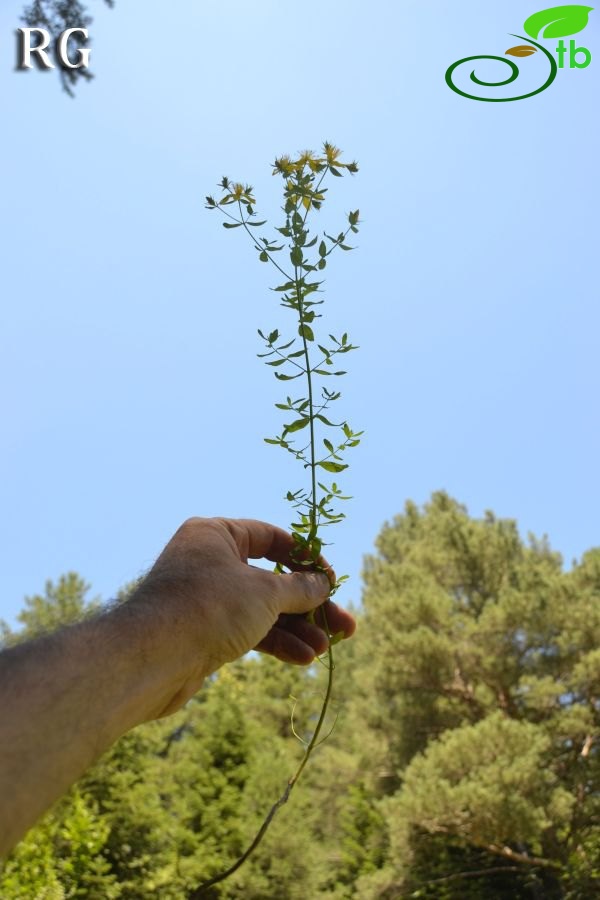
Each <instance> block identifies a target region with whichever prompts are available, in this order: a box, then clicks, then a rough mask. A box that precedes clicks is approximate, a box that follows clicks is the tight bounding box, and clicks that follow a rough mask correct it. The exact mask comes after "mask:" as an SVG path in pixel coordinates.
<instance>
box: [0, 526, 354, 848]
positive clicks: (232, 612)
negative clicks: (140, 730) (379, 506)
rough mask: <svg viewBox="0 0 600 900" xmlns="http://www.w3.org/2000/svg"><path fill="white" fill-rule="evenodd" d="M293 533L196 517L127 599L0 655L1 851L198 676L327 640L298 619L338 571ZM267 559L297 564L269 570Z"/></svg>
mask: <svg viewBox="0 0 600 900" xmlns="http://www.w3.org/2000/svg"><path fill="white" fill-rule="evenodd" d="M293 547H294V541H293V539H292V537H291V536H290V535H288V534H287V533H286V532H284V531H282V530H281V529H278V528H275V526H273V525H269V524H268V523H266V522H260V521H257V520H254V519H238V520H235V519H189V520H188V521H187V522H185V523H184V525H182V527H181V528H180V529H179V530H178V532H177V533H176V534H175V535H174V537H173V538H172V540H171V541H170V542H169V543H168V544H167V546H166V547H165V549H164V550H163V552H162V553H161V555H160V556H159V558H158V560H157V561H156V563H155V565H154V566H153V568H152V569H151V570H150V572H149V573H148V575H147V577H146V578H145V579H144V580H143V582H142V583H141V585H140V586H139V587H138V588H137V590H136V591H135V592H134V594H133V596H132V597H130V599H129V600H127V602H126V603H123V604H122V605H121V606H117V607H115V608H113V609H112V610H110V611H108V612H106V613H104V614H103V615H100V616H97V617H96V618H94V619H90V620H87V621H85V622H81V623H79V624H78V625H74V626H71V627H69V628H65V629H62V630H61V631H59V632H57V633H56V634H53V635H47V636H45V637H43V638H40V639H39V640H37V641H30V642H27V643H24V644H22V645H20V646H17V647H14V648H12V649H10V650H7V651H5V652H4V653H0V856H2V855H3V854H5V853H6V852H7V851H8V850H10V849H11V847H12V846H13V845H14V844H15V843H16V841H18V840H19V839H20V837H22V835H23V834H24V833H25V831H26V830H27V829H28V828H29V827H30V826H31V825H33V824H34V822H35V821H36V819H37V818H38V817H39V816H40V815H41V814H42V813H43V812H44V811H45V810H46V809H47V808H48V807H49V806H50V805H51V804H52V803H53V802H54V800H56V799H57V798H58V797H60V796H61V794H63V793H64V792H65V791H66V790H67V789H68V788H69V787H70V786H71V784H73V782H74V781H76V780H77V779H78V778H79V777H80V776H81V775H82V774H83V772H84V771H85V770H86V769H87V768H88V766H90V765H91V764H92V763H93V762H94V761H95V760H96V759H97V758H98V757H99V756H100V755H101V754H102V753H103V752H104V751H105V750H107V749H108V748H109V747H110V746H111V744H112V743H114V741H116V740H117V739H118V738H119V737H120V736H121V735H122V734H124V733H125V732H126V731H128V730H129V729H130V728H133V727H134V726H135V725H138V724H140V723H141V722H145V721H148V720H150V719H156V718H160V717H161V716H165V715H168V714H169V713H172V712H175V710H177V709H180V708H181V707H182V706H183V705H184V703H185V702H186V701H187V700H189V698H190V697H191V696H192V695H193V694H195V693H196V691H197V690H198V689H199V688H200V686H201V684H202V681H203V680H204V678H205V677H206V676H207V675H209V674H211V673H212V672H214V671H216V670H217V669H218V668H219V667H220V666H222V665H223V664H224V663H227V662H231V661H232V660H234V659H237V658H238V657H240V656H242V655H243V654H244V653H246V652H247V651H248V650H251V649H252V648H257V649H259V650H262V651H264V652H265V653H271V654H272V655H273V656H276V657H278V658H279V659H281V660H283V661H285V662H291V663H297V664H300V665H306V664H308V663H310V662H312V660H313V659H314V657H315V655H318V654H321V653H324V652H325V651H326V649H327V647H328V643H329V639H328V635H327V634H326V633H325V632H324V631H323V630H321V628H319V627H318V626H317V625H316V624H314V623H312V622H310V621H308V620H307V619H306V618H305V617H304V615H303V613H305V612H308V611H310V610H314V609H316V608H317V607H319V606H321V605H322V604H324V603H326V615H325V616H324V617H323V619H324V622H325V623H326V626H327V630H328V631H329V632H330V633H332V634H333V633H336V634H337V633H342V634H344V635H345V636H348V637H349V636H350V635H351V634H352V632H353V631H354V625H355V623H354V619H353V618H352V616H350V615H348V613H345V612H344V611H343V610H341V609H339V608H338V607H337V606H336V605H335V604H334V603H331V602H326V601H327V597H328V594H329V590H330V586H331V584H332V583H333V582H334V581H335V575H334V573H333V571H332V570H331V569H330V567H329V566H328V565H327V563H326V561H325V560H324V559H322V558H320V559H319V560H318V563H319V565H320V566H321V568H323V569H327V570H328V572H329V575H328V576H327V575H325V574H321V573H318V572H306V571H305V570H304V567H303V566H302V565H301V564H300V563H296V562H294V560H293V559H292V558H291V557H290V553H291V550H292V549H293ZM249 558H251V559H259V558H266V559H268V560H270V561H272V562H278V563H280V564H282V565H286V566H288V567H289V568H293V567H295V568H297V569H300V570H302V571H299V572H293V573H292V574H289V575H275V574H273V573H272V572H267V571H266V570H265V569H262V568H256V567H254V566H252V565H248V559H249Z"/></svg>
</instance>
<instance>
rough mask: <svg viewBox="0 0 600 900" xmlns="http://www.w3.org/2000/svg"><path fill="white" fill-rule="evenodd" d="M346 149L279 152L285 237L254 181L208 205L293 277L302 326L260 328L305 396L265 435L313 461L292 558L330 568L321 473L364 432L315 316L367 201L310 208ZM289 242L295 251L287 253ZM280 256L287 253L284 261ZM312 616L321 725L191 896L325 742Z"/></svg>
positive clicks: (330, 506)
mask: <svg viewBox="0 0 600 900" xmlns="http://www.w3.org/2000/svg"><path fill="white" fill-rule="evenodd" d="M340 156H341V151H340V150H339V149H338V148H337V147H335V146H333V145H332V144H330V143H327V142H326V143H325V144H324V145H323V152H322V154H321V155H317V154H315V153H313V152H311V151H305V152H303V153H301V154H300V155H299V156H298V157H297V159H291V158H290V157H289V156H282V157H280V158H279V159H277V160H275V163H274V165H273V174H274V175H280V176H281V177H282V179H283V182H284V190H283V198H284V205H283V212H284V214H285V219H284V222H283V224H282V225H281V226H280V227H278V228H277V229H276V230H277V232H278V233H279V237H278V238H277V239H270V238H267V237H260V238H259V237H257V236H256V231H254V230H253V229H257V228H260V227H261V226H263V225H265V224H266V221H257V220H256V213H255V211H254V205H255V199H254V196H253V189H252V187H250V186H249V185H243V184H240V183H233V182H231V181H229V179H228V178H223V179H222V181H221V182H220V187H221V189H222V192H223V196H222V197H221V198H220V199H219V200H215V199H214V198H213V197H207V198H206V200H207V207H208V209H213V210H214V209H217V210H219V211H220V212H221V213H222V214H223V215H224V216H225V218H226V221H225V222H223V226H224V227H225V228H227V229H233V228H243V229H244V230H245V231H246V232H247V234H248V235H249V237H250V239H251V240H252V243H253V245H254V248H255V250H256V251H257V253H258V258H259V260H260V261H261V262H265V263H269V262H270V263H272V265H273V266H275V268H276V269H277V270H278V272H279V273H280V274H281V275H282V276H283V279H284V280H283V281H282V283H281V284H279V285H277V287H275V288H274V290H275V291H276V292H277V293H279V294H280V295H281V306H282V307H283V308H284V309H289V310H291V311H292V312H293V313H294V314H295V318H296V328H297V333H296V334H295V335H294V336H293V337H292V338H291V340H288V339H287V337H286V338H281V337H280V333H279V329H277V328H276V329H274V330H273V331H270V332H269V333H268V334H265V333H264V332H263V331H261V330H260V329H259V331H258V333H259V335H260V337H261V338H262V340H263V341H264V343H265V349H266V352H264V353H259V354H258V356H259V357H260V358H263V359H264V360H265V362H266V364H267V365H268V366H272V367H273V369H274V375H275V377H276V378H277V380H278V381H282V382H291V381H295V380H297V379H301V378H303V379H304V383H305V385H306V396H304V397H299V398H296V399H292V397H291V396H288V397H286V399H285V402H284V403H276V404H275V405H276V407H277V408H278V409H279V410H281V411H282V412H284V413H285V414H286V417H287V418H288V419H289V420H290V421H288V423H287V424H284V426H283V429H282V431H281V434H279V435H277V436H276V437H274V438H265V441H266V442H267V443H268V444H274V445H276V446H279V447H282V448H283V449H284V450H286V451H287V452H288V453H291V454H292V455H293V456H294V457H295V459H297V460H298V461H299V462H301V463H302V465H303V466H304V469H305V470H308V473H309V481H310V483H309V486H308V487H306V486H302V487H300V488H298V489H297V490H295V491H291V490H290V491H288V492H287V494H286V499H287V500H288V501H289V502H290V503H291V505H292V507H293V509H294V510H295V513H294V521H293V522H292V525H291V534H292V536H293V539H294V541H295V548H294V551H293V559H292V562H293V563H295V564H296V565H297V566H307V567H310V568H313V569H321V570H323V568H324V567H323V563H322V557H321V550H322V547H323V543H324V542H323V540H322V538H321V535H320V532H321V529H322V528H324V527H325V526H327V525H334V524H336V523H338V522H341V521H342V519H343V518H344V513H343V512H341V511H340V509H339V507H338V506H337V505H334V504H337V503H338V501H341V500H348V499H350V498H349V497H347V496H345V495H344V494H343V493H342V490H341V488H340V487H339V486H338V484H337V482H335V481H333V482H332V483H331V484H327V483H325V482H324V481H321V480H319V479H320V478H321V477H322V478H323V479H325V478H326V476H325V475H324V474H323V475H321V473H327V474H329V475H337V474H339V473H340V472H343V471H344V470H345V469H347V468H348V464H347V463H345V462H343V458H344V457H343V454H344V453H345V451H346V450H348V449H349V448H351V447H356V446H357V445H358V444H359V443H360V436H361V435H362V433H363V432H362V431H358V432H355V431H353V430H352V429H351V428H350V426H349V425H348V423H347V422H346V421H342V422H340V423H338V424H336V423H334V422H332V421H331V420H330V419H329V418H328V417H327V416H326V415H325V413H326V412H328V411H329V407H330V406H331V404H333V403H334V402H336V401H337V400H339V398H340V396H341V394H340V392H339V391H335V390H329V389H328V388H327V387H326V386H325V385H321V393H320V397H317V384H318V383H319V381H320V380H325V379H328V378H330V377H339V376H341V375H344V374H345V372H344V371H341V370H337V369H336V368H335V366H334V361H335V360H336V357H339V356H342V355H345V354H346V353H349V352H350V351H351V350H356V349H357V348H356V347H355V346H354V345H353V344H352V343H350V341H349V339H348V335H347V334H346V333H344V334H342V336H341V337H340V338H336V337H335V336H334V335H333V334H329V342H328V343H327V344H326V343H325V342H324V339H323V338H320V340H321V341H323V342H322V343H321V342H319V340H317V337H316V336H315V328H316V320H317V319H319V318H321V317H322V316H321V313H320V312H318V311H317V310H318V307H319V306H320V305H322V304H323V300H322V299H317V295H318V294H319V293H321V286H322V284H323V282H322V281H319V280H317V277H316V276H317V273H319V272H322V271H323V270H324V269H325V268H326V266H327V262H328V258H329V256H330V255H331V254H332V253H333V252H334V250H338V249H339V250H343V251H348V250H351V249H353V248H352V247H350V246H349V245H348V244H346V239H347V238H348V235H349V234H350V233H351V232H352V233H354V234H356V233H357V232H358V222H359V211H358V210H355V211H354V212H350V213H349V214H348V219H347V225H346V227H345V228H344V230H343V231H341V232H339V234H338V235H337V237H335V236H332V235H330V234H327V233H324V235H323V237H322V238H321V239H320V240H319V236H318V234H314V236H311V231H310V229H309V227H308V218H309V215H310V214H311V213H313V212H316V211H318V210H320V209H321V206H322V205H323V203H324V201H325V194H326V192H327V188H326V187H324V181H325V178H326V177H327V175H329V174H331V175H333V176H335V177H341V176H342V174H343V170H346V171H347V172H350V173H351V174H354V173H355V172H357V171H358V166H357V164H356V163H355V162H351V163H344V162H342V161H341V159H340ZM282 238H283V240H282ZM286 249H287V251H288V259H287V260H285V254H284V253H283V251H284V250H286ZM278 254H282V255H281V256H278ZM279 259H281V260H282V262H281V263H280V262H279V261H278V260H279ZM290 266H291V268H290ZM315 351H316V352H315ZM323 428H324V429H331V430H333V432H336V431H337V432H338V433H339V435H338V440H334V441H332V440H330V439H329V438H327V437H322V439H321V440H322V447H323V449H321V448H320V446H319V444H318V440H317V430H318V429H323ZM305 434H307V435H308V437H307V439H306V443H305V444H304V446H297V445H296V443H295V441H296V440H297V438H298V437H300V438H301V437H302V436H303V435H305ZM300 443H302V441H300ZM276 569H277V571H279V572H280V573H281V572H282V571H283V570H282V567H281V566H277V567H276ZM346 578H347V576H341V577H340V578H339V579H337V581H336V582H335V584H334V585H332V588H331V592H330V596H332V595H333V594H334V593H335V592H336V591H337V589H338V588H339V586H340V584H341V583H342V582H343V581H345V580H346ZM311 620H312V621H313V622H315V621H317V620H318V624H319V625H320V626H321V627H322V628H324V630H325V631H326V633H327V635H328V638H329V648H328V651H327V657H326V661H325V665H326V666H327V668H328V678H327V687H326V691H325V698H324V701H323V705H322V708H321V711H320V714H319V718H318V721H317V725H316V727H315V730H314V732H313V734H312V737H311V738H310V740H309V741H308V742H306V743H305V750H304V755H303V757H302V760H301V762H300V765H299V766H298V769H297V770H296V772H295V774H294V775H293V776H292V778H290V780H289V781H288V784H287V786H286V789H285V791H284V792H283V794H282V795H281V797H280V798H279V800H277V802H276V803H275V804H274V805H273V806H272V808H271V810H270V811H269V813H268V814H267V816H266V818H265V819H264V821H263V824H262V826H261V828H260V829H259V831H258V833H257V835H256V837H255V838H254V840H253V841H252V843H251V844H250V846H249V847H248V849H247V850H246V851H245V853H244V854H243V855H242V856H241V857H240V858H239V859H238V860H237V862H236V863H234V864H233V865H232V866H231V867H230V868H229V869H227V870H226V871H225V872H222V873H221V874H219V875H217V876H215V877H214V878H211V879H210V880H209V881H206V882H205V883H204V884H202V885H201V886H200V887H199V888H198V889H197V890H196V891H194V892H193V894H192V895H191V896H192V897H199V896H202V895H203V894H204V893H205V892H206V891H207V890H208V889H209V888H210V887H211V886H212V885H214V884H217V883H218V882H220V881H222V880H223V879H225V878H226V877H228V876H229V875H231V874H233V872H235V871H236V870H237V869H238V868H239V867H240V866H241V865H242V864H243V863H244V862H245V860H246V859H247V858H248V857H249V856H250V854H251V853H252V851H253V850H254V849H255V847H257V846H258V844H259V843H260V841H261V840H262V837H263V835H264V834H265V832H266V830H267V828H268V827H269V824H270V822H271V821H272V819H273V817H274V816H275V814H276V812H277V811H278V809H280V808H281V806H283V804H284V803H286V802H287V800H288V797H289V795H290V793H291V791H292V789H293V787H294V785H295V784H296V783H297V781H298V779H299V778H300V775H301V774H302V771H303V769H304V767H305V765H306V763H307V762H308V759H309V758H310V755H311V753H312V751H313V750H314V748H315V746H317V743H318V741H319V735H320V733H321V730H322V727H323V723H324V721H325V716H326V713H327V709H328V706H329V701H330V697H331V691H332V685H333V670H334V659H333V651H332V646H333V645H334V644H335V643H336V641H337V640H339V639H340V638H341V635H339V634H331V633H330V630H329V627H328V623H327V618H326V615H325V612H324V608H323V607H322V608H321V610H320V611H319V614H318V615H317V617H316V618H315V616H314V615H312V614H311Z"/></svg>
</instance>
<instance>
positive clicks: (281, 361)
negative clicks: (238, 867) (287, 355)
mask: <svg viewBox="0 0 600 900" xmlns="http://www.w3.org/2000/svg"><path fill="white" fill-rule="evenodd" d="M284 362H287V360H285V359H273V360H271V361H270V362H268V363H265V365H266V366H282V365H283V364H284Z"/></svg>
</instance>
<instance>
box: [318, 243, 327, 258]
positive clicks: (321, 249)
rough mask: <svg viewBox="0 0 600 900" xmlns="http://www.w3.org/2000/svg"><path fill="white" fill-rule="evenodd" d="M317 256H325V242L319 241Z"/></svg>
mask: <svg viewBox="0 0 600 900" xmlns="http://www.w3.org/2000/svg"><path fill="white" fill-rule="evenodd" d="M319 256H327V244H326V243H325V241H321V243H320V244H319Z"/></svg>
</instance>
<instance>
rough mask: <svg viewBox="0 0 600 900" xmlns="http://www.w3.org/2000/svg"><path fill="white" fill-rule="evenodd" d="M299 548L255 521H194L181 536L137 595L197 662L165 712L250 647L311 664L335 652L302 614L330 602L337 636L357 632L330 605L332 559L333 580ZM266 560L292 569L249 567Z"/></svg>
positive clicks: (176, 645) (329, 619)
mask: <svg viewBox="0 0 600 900" xmlns="http://www.w3.org/2000/svg"><path fill="white" fill-rule="evenodd" d="M294 546H295V544H294V541H293V539H292V537H291V535H289V534H288V533H287V532H286V531H284V530H283V529H281V528H277V527H275V526H273V525H269V524H268V523H266V522H260V521H257V520H255V519H222V518H212V519H209V518H194V519H188V521H187V522H185V523H184V524H183V525H182V526H181V528H180V529H179V530H178V531H177V532H176V534H175V535H174V537H173V538H172V539H171V541H170V542H169V543H168V544H167V546H166V547H165V549H164V550H163V552H162V553H161V555H160V556H159V558H158V559H157V561H156V563H155V565H154V566H153V568H152V569H151V570H150V572H149V574H148V575H147V577H146V578H145V579H144V581H143V582H142V584H141V586H140V588H139V589H138V591H137V592H136V595H134V598H133V599H134V601H137V602H138V603H140V602H144V603H145V604H149V603H151V604H152V605H153V607H154V608H155V609H156V610H160V614H161V619H162V624H161V628H166V629H167V632H168V634H170V635H171V637H172V651H173V652H174V653H177V654H180V655H181V656H182V658H183V659H188V660H189V661H190V662H189V665H190V666H191V665H192V660H193V666H192V668H193V671H194V676H193V677H191V679H188V682H187V687H186V689H185V691H184V693H185V695H186V696H185V698H183V699H182V698H178V700H177V705H176V706H175V707H172V704H170V705H169V708H168V710H166V711H163V713H162V715H165V714H166V712H172V711H173V708H177V707H178V706H181V705H182V703H184V702H185V700H186V699H188V697H189V696H191V694H192V693H194V692H195V690H197V689H198V687H199V685H200V683H201V681H202V679H203V678H204V677H206V675H209V674H211V673H212V672H214V671H215V670H216V669H218V668H219V667H220V666H222V665H223V664H224V663H226V662H231V661H232V660H234V659H237V658H238V657H240V656H242V655H243V654H244V653H247V652H248V651H249V650H252V649H257V650H261V651H263V652H265V653H270V654H271V655H273V656H275V657H277V658H278V659H280V660H282V661H284V662H290V663H295V664H298V665H308V664H309V663H310V662H312V661H313V659H314V658H315V656H317V655H320V654H322V653H324V652H325V651H326V650H327V647H328V643H329V639H328V637H327V634H326V633H325V632H324V631H323V629H321V628H320V627H319V626H318V625H316V624H312V623H311V622H309V621H308V620H307V619H306V618H305V617H304V616H303V615H302V613H306V612H309V611H311V610H314V609H316V608H317V607H319V606H322V605H323V604H325V605H324V606H323V612H324V614H325V616H326V624H327V628H328V630H329V632H330V633H332V634H333V633H337V632H342V633H343V634H344V636H345V637H350V636H351V635H352V634H353V632H354V629H355V627H356V623H355V621H354V619H353V617H352V616H351V615H350V614H349V613H347V612H345V611H344V610H342V609H340V608H339V607H338V606H337V605H336V604H335V603H333V602H332V601H330V600H327V597H328V594H329V590H330V588H331V585H333V583H334V582H335V575H334V573H333V571H332V569H331V567H330V566H329V565H328V563H327V561H326V560H325V559H324V558H323V557H320V558H319V560H318V564H319V565H320V566H321V567H322V568H324V569H326V570H327V572H328V575H325V574H323V573H321V572H307V571H306V568H305V567H302V566H300V565H298V564H295V563H294V562H293V561H292V559H291V557H290V551H291V550H292V549H293V548H294ZM260 558H264V559H268V560H270V561H271V562H279V563H281V564H282V565H284V566H286V567H287V568H289V569H290V570H292V572H291V574H283V575H278V574H275V573H273V572H269V571H267V570H265V569H261V568H257V567H255V566H252V565H249V564H248V559H260ZM324 624H325V623H324ZM194 685H195V687H194Z"/></svg>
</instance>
